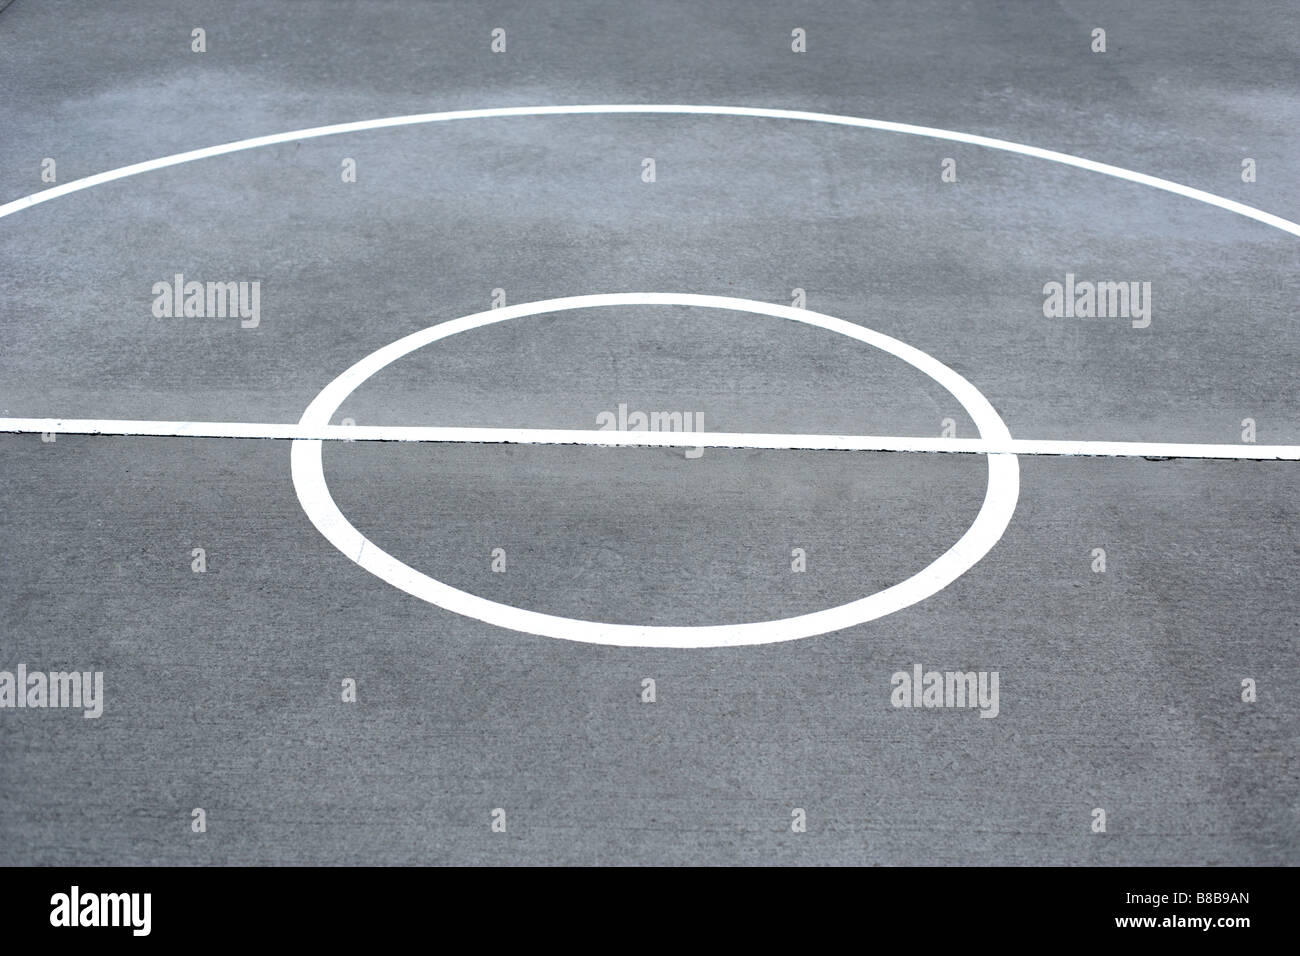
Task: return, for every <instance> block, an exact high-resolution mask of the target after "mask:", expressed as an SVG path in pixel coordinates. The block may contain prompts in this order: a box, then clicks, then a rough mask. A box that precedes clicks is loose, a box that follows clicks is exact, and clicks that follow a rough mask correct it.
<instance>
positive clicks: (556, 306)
mask: <svg viewBox="0 0 1300 956" xmlns="http://www.w3.org/2000/svg"><path fill="white" fill-rule="evenodd" d="M617 305H686V306H696V307H703V308H720V309H728V310H732V311H739V312H749V313H753V314H759V315H768V316H772V317H775V318H783V319H790V320H792V321H795V322H802V323H804V324H806V325H811V326H813V327H815V328H822V329H827V330H829V331H834V332H838V333H840V334H843V335H846V336H848V337H850V338H854V339H858V340H859V341H862V342H866V343H868V344H870V345H872V346H874V347H876V348H878V349H880V350H881V351H884V352H886V353H888V354H891V355H894V356H895V357H897V358H900V359H902V360H903V361H905V362H907V363H908V364H909V365H912V366H913V367H914V368H916V369H917V370H918V371H921V372H922V373H924V374H926V375H928V376H929V377H930V378H932V379H934V380H935V381H936V382H938V383H939V384H940V385H941V386H942V387H943V388H944V389H946V390H947V391H948V392H950V393H951V394H952V395H953V396H954V397H955V398H956V399H957V400H958V402H959V403H960V404H961V405H962V407H963V408H964V409H965V410H966V412H967V413H968V414H969V415H970V416H971V419H972V420H973V421H974V422H975V425H976V427H977V428H978V429H979V431H980V437H981V438H982V439H989V440H993V441H1009V440H1010V438H1011V436H1010V432H1009V431H1008V430H1007V427H1006V424H1005V423H1004V422H1003V421H1002V419H1001V418H1000V417H999V416H998V413H997V411H996V409H994V408H993V406H992V405H991V404H990V403H989V401H988V400H987V399H986V398H985V397H984V396H983V395H982V394H981V393H980V392H979V390H978V389H976V388H975V386H974V385H972V384H971V383H970V382H968V381H967V380H966V379H965V378H964V377H963V376H961V375H960V374H959V373H957V372H956V371H954V370H953V369H951V368H949V367H948V366H946V365H944V364H943V363H942V362H940V361H938V360H937V359H935V358H933V357H931V356H929V355H927V354H926V353H924V352H922V351H920V350H919V349H916V348H913V347H912V346H910V345H907V344H906V343H904V342H900V341H899V340H897V339H894V338H892V337H890V336H888V335H884V334H883V333H880V332H876V331H874V330H872V329H866V328H863V327H861V326H857V325H853V324H852V323H850V322H845V321H844V320H842V319H837V318H835V317H833V316H829V315H823V314H821V313H818V312H811V311H808V310H806V309H796V308H793V307H791V306H782V305H773V304H771V303H767V302H757V301H753V300H749V299H738V298H733V297H729V296H713V295H695V294H685V293H681V294H678V293H637V292H632V293H611V294H602V295H582V296H570V297H567V298H561V299H549V300H545V301H542V302H531V303H521V304H519V305H515V306H507V307H504V308H500V309H492V310H488V311H486V312H478V313H475V314H474V315H469V316H465V317H464V318H460V319H454V320H451V321H449V322H443V323H441V324H440V325H435V326H432V327H430V328H427V329H422V330H420V331H419V332H414V333H412V334H410V335H408V336H405V337H404V338H402V339H399V340H398V341H396V342H394V343H392V344H391V345H387V346H384V347H383V348H381V349H379V350H377V351H376V352H373V353H371V354H370V355H368V356H366V357H365V358H363V359H361V360H360V361H358V362H357V363H355V364H354V365H353V366H352V367H350V368H349V369H347V370H346V371H344V372H343V373H342V374H341V375H339V376H338V378H336V379H335V380H334V381H332V382H330V383H329V384H328V385H327V386H325V388H324V389H322V390H321V393H320V394H319V395H318V396H317V397H316V398H315V399H313V400H312V402H311V404H309V405H308V406H307V409H306V411H304V412H303V416H302V419H301V421H300V422H299V424H300V425H301V426H303V427H319V426H321V425H322V424H324V423H327V422H328V421H329V419H330V417H331V416H332V415H333V414H334V413H335V412H336V411H337V410H338V407H339V406H340V405H341V404H342V403H343V401H344V400H345V399H346V398H347V397H348V396H349V395H350V394H352V392H353V391H355V390H356V389H357V388H358V387H359V386H361V385H362V384H363V383H364V382H365V381H366V380H367V379H369V378H370V377H371V376H373V375H374V374H375V373H377V372H378V371H380V370H381V369H383V368H384V367H386V366H387V365H389V364H391V363H392V362H394V361H396V360H398V359H400V358H401V357H403V356H404V355H407V354H409V353H410V352H412V351H415V350H416V349H418V348H421V347H423V346H425V345H428V344H430V343H432V342H436V341H438V340H439V339H443V338H446V337H447V336H449V335H455V334H457V333H459V332H465V331H468V330H470V329H474V328H481V327H483V326H487V325H492V324H495V323H497V322H502V321H507V320H509V319H516V318H524V317H526V316H532V315H546V314H549V313H554V312H559V311H567V310H571V309H580V308H592V307H603V306H617ZM611 434H612V433H611ZM322 451H323V443H322V442H321V441H320V440H314V439H313V440H300V441H295V442H294V443H293V448H292V453H291V464H292V474H293V482H294V488H295V490H296V492H297V494H298V500H299V502H300V503H301V505H302V507H303V510H304V511H305V512H306V513H307V515H308V517H309V518H310V519H311V521H312V523H313V524H314V525H315V526H316V529H317V530H318V531H320V533H321V534H322V535H323V536H324V537H325V538H326V540H328V541H329V542H330V543H331V544H333V545H334V546H335V547H336V548H337V549H338V550H339V551H340V552H342V553H343V554H344V555H346V556H347V557H349V558H350V559H351V560H352V561H354V562H355V563H356V564H359V565H360V566H361V567H362V568H364V569H365V570H367V571H369V572H370V573H372V574H374V575H376V576H377V577H379V578H381V579H382V580H384V581H387V582H388V583H389V584H391V585H393V586H394V587H397V588H399V589H400V590H403V591H406V592H407V593H408V594H411V595H414V596H415V597H418V598H420V599H422V600H425V601H428V602H429V603H431V604H436V605H438V606H439V607H442V608H445V609H446V610H449V611H453V612H455V613H457V614H462V615H465V616H467V617H472V618H477V619H478V620H481V621H485V622H487V623H489V624H494V625H496V626H498V627H505V628H510V629H512V630H516V631H523V632H525V633H529V634H538V635H542V636H546V637H555V638H560V639H564V640H572V641H582V642H587V643H596V644H612V645H618V646H624V647H679V648H700V647H729V646H739V645H748V644H768V643H775V642H778V641H788V640H795V639H798V638H803V637H811V636H814V635H817V634H824V633H827V632H828V631H836V630H841V629H843V628H846V627H851V626H853V625H856V624H862V623H865V622H867V621H871V620H875V619H876V618H879V617H882V616H884V615H886V614H890V613H893V612H894V611H897V610H900V609H902V608H905V607H908V606H910V605H912V604H915V603H917V602H918V601H922V600H924V599H925V598H927V597H930V596H931V595H933V594H935V593H936V592H938V591H939V590H941V589H943V588H944V587H946V586H947V585H949V584H951V583H952V582H953V581H954V580H956V579H957V578H958V577H960V576H961V575H962V574H964V573H965V572H966V571H968V570H969V569H970V568H971V567H972V566H973V565H974V564H975V563H976V562H977V561H979V560H980V559H981V558H982V557H983V556H984V555H985V554H987V553H988V552H989V551H990V550H992V548H993V547H994V545H996V544H997V542H998V540H999V539H1000V538H1001V537H1002V534H1003V532H1004V531H1005V530H1006V528H1007V525H1008V524H1009V523H1010V521H1011V516H1012V514H1013V513H1014V511H1015V505H1016V500H1017V498H1018V496H1019V491H1020V478H1019V475H1020V470H1019V462H1018V460H1017V459H1016V457H1015V455H1012V454H1006V453H1001V454H990V455H988V469H989V485H988V489H987V490H986V492H985V495H984V501H983V503H982V505H981V507H980V510H979V512H978V514H977V515H976V517H975V520H974V521H973V522H972V523H971V526H970V527H969V528H968V529H967V530H966V532H965V533H964V534H963V535H962V536H961V538H960V539H959V540H958V541H957V542H956V544H954V545H953V546H952V547H951V548H950V549H949V550H948V551H946V552H944V554H942V555H941V556H940V557H939V558H937V559H936V560H934V561H933V562H931V563H930V564H929V565H927V566H926V567H925V568H923V569H921V570H920V571H918V572H917V573H916V574H913V575H912V576H911V577H909V578H907V579H905V580H903V581H900V582H899V583H897V584H894V585H892V586H891V587H888V588H886V589H884V590H882V591H878V592H876V593H874V594H871V595H868V596H867V597H864V598H860V599H859V600H856V601H851V602H849V603H847V604H842V605H839V606H838V607H833V608H828V609H826V610H822V611H815V612H813V613H810V614H804V615H799V616H796V617H790V618H782V619H777V620H771V621H757V622H749V623H744V624H712V625H692V626H662V625H634V624H611V623H605V622H599V621H587V620H579V619H576V618H566V617H559V616H556V615H550V614H543V613H541V612H538V611H528V610H523V609H521V608H516V607H511V606H509V605H506V604H499V603H497V602H495V601H489V600H487V599H486V598H482V597H479V596H477V595H474V594H470V593H468V592H466V591H461V590H459V589H458V588H453V587H451V586H450V585H448V584H445V583H443V582H441V581H438V580H436V579H434V578H432V577H429V576H428V575H425V574H423V573H421V572H419V571H417V570H415V569H414V568H412V567H410V566H409V565H407V564H404V563H403V562H402V561H399V560H398V559H397V558H395V557H393V556H392V555H390V554H388V553H387V552H385V551H384V550H383V549H382V548H380V547H379V546H377V545H376V544H375V543H374V542H373V541H370V540H369V539H367V538H366V537H365V536H364V535H362V534H361V532H360V531H358V530H357V529H356V528H355V527H354V526H353V525H352V523H351V522H349V521H348V519H347V517H346V516H345V515H344V514H343V513H342V511H340V510H339V508H338V505H337V504H336V503H335V502H334V498H333V496H332V495H331V494H330V490H329V486H328V484H327V482H326V480H325V473H324V460H323V455H322ZM354 555H355V557H354Z"/></svg>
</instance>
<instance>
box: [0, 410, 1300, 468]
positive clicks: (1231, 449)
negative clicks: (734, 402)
mask: <svg viewBox="0 0 1300 956" xmlns="http://www.w3.org/2000/svg"><path fill="white" fill-rule="evenodd" d="M0 433H11V434H39V433H54V434H59V435H124V436H132V435H133V436H139V437H155V438H264V439H280V440H293V441H387V442H453V443H456V442H458V443H470V444H474V443H477V444H519V445H607V446H622V447H651V448H764V449H777V450H788V451H891V452H931V453H943V454H968V455H970V454H973V455H1004V454H1010V455H1077V456H1100V457H1110V458H1126V457H1127V458H1232V459H1247V460H1251V461H1300V445H1244V444H1243V445H1214V444H1198V443H1188V442H1182V443H1180V442H1127V441H1068V440H1057V439H1039V438H1013V439H1009V440H1002V441H999V440H985V439H981V438H925V437H908V436H882V435H804V434H793V433H785V432H768V433H763V432H643V431H600V430H591V429H577V428H461V427H451V426H440V425H438V426H435V425H301V424H283V425H281V424H271V423H264V422H165V421H133V420H125V419H97V418H0Z"/></svg>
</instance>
